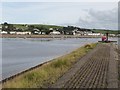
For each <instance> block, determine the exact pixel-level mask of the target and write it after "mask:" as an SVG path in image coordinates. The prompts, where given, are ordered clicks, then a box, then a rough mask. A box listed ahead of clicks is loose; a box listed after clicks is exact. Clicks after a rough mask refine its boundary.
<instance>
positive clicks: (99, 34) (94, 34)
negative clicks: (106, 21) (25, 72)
mask: <svg viewBox="0 0 120 90" xmlns="http://www.w3.org/2000/svg"><path fill="white" fill-rule="evenodd" d="M87 35H89V36H101V33H88V34H87Z"/></svg>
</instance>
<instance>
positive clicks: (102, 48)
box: [51, 44, 118, 88]
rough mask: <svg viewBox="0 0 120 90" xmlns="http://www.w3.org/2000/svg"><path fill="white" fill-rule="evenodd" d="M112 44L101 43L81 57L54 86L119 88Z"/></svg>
mask: <svg viewBox="0 0 120 90" xmlns="http://www.w3.org/2000/svg"><path fill="white" fill-rule="evenodd" d="M114 58H115V57H114V49H113V48H112V45H110V44H100V45H98V46H97V47H96V48H95V49H94V50H92V51H91V52H90V53H89V54H87V55H86V56H85V57H83V58H82V59H80V60H79V61H78V62H77V63H76V64H75V65H73V67H72V68H71V69H70V70H69V71H68V72H67V73H65V74H64V75H63V76H62V77H61V78H60V79H59V80H58V81H57V82H56V83H55V84H54V85H52V86H51V87H52V88H118V74H117V73H118V71H117V63H116V60H115V59H114Z"/></svg>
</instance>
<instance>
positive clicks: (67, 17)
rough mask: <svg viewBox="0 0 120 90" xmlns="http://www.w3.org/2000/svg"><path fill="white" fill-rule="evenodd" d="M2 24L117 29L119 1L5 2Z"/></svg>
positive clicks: (3, 4) (2, 6) (3, 3)
mask: <svg viewBox="0 0 120 90" xmlns="http://www.w3.org/2000/svg"><path fill="white" fill-rule="evenodd" d="M0 8H2V15H1V17H2V20H1V21H2V23H3V22H8V23H25V24H50V25H63V26H67V25H73V26H78V27H81V28H92V29H94V28H99V29H111V30H117V29H118V2H2V5H0Z"/></svg>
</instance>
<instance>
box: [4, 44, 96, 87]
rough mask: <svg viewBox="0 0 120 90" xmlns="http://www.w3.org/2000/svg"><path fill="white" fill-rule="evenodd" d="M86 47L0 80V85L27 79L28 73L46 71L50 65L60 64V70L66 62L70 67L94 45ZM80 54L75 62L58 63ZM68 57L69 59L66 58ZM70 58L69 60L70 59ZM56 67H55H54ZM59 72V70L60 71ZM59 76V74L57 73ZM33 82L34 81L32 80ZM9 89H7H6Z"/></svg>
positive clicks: (94, 45)
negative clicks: (0, 81) (0, 82)
mask: <svg viewBox="0 0 120 90" xmlns="http://www.w3.org/2000/svg"><path fill="white" fill-rule="evenodd" d="M89 45H90V47H91V48H89ZM89 45H88V48H86V47H85V46H86V45H84V46H82V47H80V48H78V49H76V50H73V51H72V52H70V53H69V54H66V55H63V56H61V57H58V58H55V59H52V60H50V61H47V62H45V63H42V64H39V65H37V66H34V67H31V68H29V69H27V70H24V71H22V72H20V73H18V74H16V75H13V76H11V77H9V78H6V79H4V80H2V84H3V85H6V83H7V84H8V83H9V84H10V82H11V81H13V83H14V80H16V79H19V78H20V77H21V78H22V79H24V78H23V77H24V76H25V77H27V76H28V77H29V74H30V73H32V72H34V71H36V70H37V69H40V70H41V68H43V69H46V68H48V69H49V68H51V65H54V64H55V67H58V66H59V64H60V68H61V66H63V65H64V64H65V67H66V63H65V62H67V64H70V63H71V64H70V66H71V65H72V64H74V63H75V62H76V61H77V59H78V58H81V57H83V56H84V55H86V54H87V53H89V51H91V50H92V49H93V48H94V47H96V44H89ZM78 52H79V53H80V55H79V56H77V55H76V58H75V60H71V62H68V61H66V60H64V62H63V61H62V62H61V61H60V59H64V58H65V59H67V60H68V59H71V58H73V57H75V56H74V54H77V53H78ZM68 57H69V58H68ZM70 57H71V58H70ZM56 65H57V66H56ZM70 66H69V67H67V68H66V69H65V71H64V70H63V71H60V72H62V74H63V73H65V72H66V71H67V70H68V69H69V68H70ZM55 67H54V68H53V70H56V68H55ZM60 68H59V67H58V71H59V69H60ZM60 70H61V69H60ZM58 71H57V73H58ZM41 72H42V70H41ZM47 73H48V74H49V73H52V72H47ZM58 74H59V73H58ZM58 77H60V76H58ZM20 80H21V79H20ZM33 81H34V80H33ZM8 86H9V85H8ZM8 88H9V87H8Z"/></svg>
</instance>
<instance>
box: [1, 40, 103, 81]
mask: <svg viewBox="0 0 120 90" xmlns="http://www.w3.org/2000/svg"><path fill="white" fill-rule="evenodd" d="M98 40H101V39H100V38H79V39H76V38H71V39H65V40H63V39H62V40H60V39H45V38H43V39H35V38H33V39H32V38H30V39H20V38H11V39H10V38H6V39H2V60H0V61H2V78H3V79H4V78H7V77H9V76H11V75H14V74H16V73H18V72H21V71H23V70H25V69H28V68H30V67H32V66H35V65H38V64H40V63H43V62H46V61H49V60H51V59H53V58H56V57H59V56H62V55H64V54H67V53H69V52H71V51H72V50H74V49H76V48H78V47H80V46H83V45H84V44H87V43H92V42H97V41H98ZM0 44H1V43H0Z"/></svg>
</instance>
